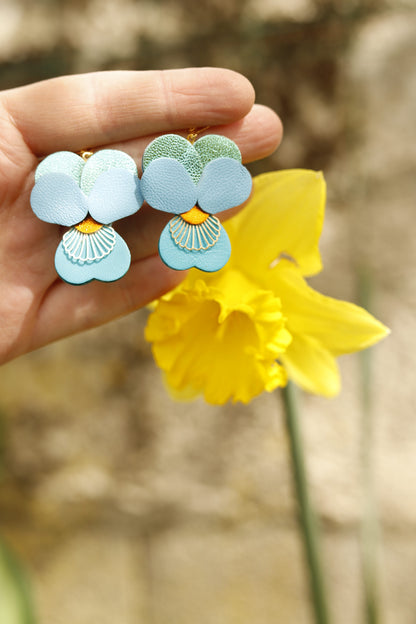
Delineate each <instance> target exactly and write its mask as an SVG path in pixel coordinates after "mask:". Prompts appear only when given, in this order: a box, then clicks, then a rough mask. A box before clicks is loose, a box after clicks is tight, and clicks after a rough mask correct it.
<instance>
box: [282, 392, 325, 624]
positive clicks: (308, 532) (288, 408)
mask: <svg viewBox="0 0 416 624" xmlns="http://www.w3.org/2000/svg"><path fill="white" fill-rule="evenodd" d="M282 395H283V405H284V411H285V417H286V427H287V432H288V436H289V442H290V456H291V462H292V473H293V481H294V487H295V494H296V500H297V503H298V508H299V524H300V529H301V532H302V537H303V543H304V548H305V557H306V563H307V566H308V572H309V587H310V593H311V599H312V605H313V609H314V614H315V622H316V624H329V623H330V618H329V611H328V605H327V599H326V592H325V586H324V577H323V572H322V563H321V558H320V547H319V535H318V525H317V520H316V516H315V513H314V510H313V508H312V504H311V501H310V497H309V489H308V482H307V476H306V467H305V460H304V449H303V444H302V438H301V433H300V429H299V415H298V407H297V401H296V395H295V388H294V386H293V385H292V384H291V383H290V382H289V384H288V385H287V386H286V388H283V390H282Z"/></svg>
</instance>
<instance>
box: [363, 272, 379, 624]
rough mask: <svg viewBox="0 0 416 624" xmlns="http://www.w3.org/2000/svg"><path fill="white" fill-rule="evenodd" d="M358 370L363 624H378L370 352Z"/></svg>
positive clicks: (366, 291) (366, 284) (367, 299)
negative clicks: (359, 389)
mask: <svg viewBox="0 0 416 624" xmlns="http://www.w3.org/2000/svg"><path fill="white" fill-rule="evenodd" d="M358 278H359V288H358V298H359V303H360V305H362V306H363V307H364V308H366V309H367V310H368V309H370V307H371V286H372V284H371V278H370V276H369V275H368V273H367V272H366V271H364V270H362V271H360V272H359V274H358ZM360 364H361V366H360V369H361V375H360V378H361V414H362V419H361V427H362V428H361V477H362V483H363V492H362V493H363V519H362V524H361V559H362V575H363V590H364V610H365V622H366V623H367V624H378V622H379V621H380V609H379V593H380V592H379V579H378V565H377V563H378V550H379V533H380V527H379V523H378V518H377V506H376V500H375V494H374V489H375V488H374V469H373V447H374V426H373V425H374V414H373V401H372V392H371V390H372V366H371V364H372V351H371V349H366V350H365V351H363V352H362V353H360Z"/></svg>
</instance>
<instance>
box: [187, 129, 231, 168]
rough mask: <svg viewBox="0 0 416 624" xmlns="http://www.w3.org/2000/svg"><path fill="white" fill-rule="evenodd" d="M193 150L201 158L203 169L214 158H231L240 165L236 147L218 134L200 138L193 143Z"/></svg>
mask: <svg viewBox="0 0 416 624" xmlns="http://www.w3.org/2000/svg"><path fill="white" fill-rule="evenodd" d="M194 148H195V149H196V151H197V152H198V154H199V156H200V158H201V161H202V166H203V167H205V165H206V164H208V163H209V162H210V161H211V160H214V159H215V158H233V159H234V160H238V162H240V163H241V153H240V150H239V149H238V147H237V145H236V144H235V143H234V141H231V139H227V137H224V136H221V135H220V134H207V135H206V136H203V137H201V138H200V139H198V140H197V141H195V143H194Z"/></svg>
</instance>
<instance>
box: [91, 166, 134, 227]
mask: <svg viewBox="0 0 416 624" xmlns="http://www.w3.org/2000/svg"><path fill="white" fill-rule="evenodd" d="M142 204H143V196H142V193H141V190H140V180H139V178H138V177H137V176H136V175H133V174H132V173H130V171H126V170H125V169H110V170H109V171H106V172H104V173H102V174H101V175H100V177H99V178H98V179H97V181H96V183H95V184H94V188H93V189H92V191H91V193H90V195H89V197H88V205H89V212H90V215H91V216H92V217H93V218H94V219H95V220H96V221H98V222H99V223H112V222H113V221H117V219H123V218H124V217H128V216H129V215H132V214H134V213H135V212H137V211H138V210H139V208H140V207H141V205H142Z"/></svg>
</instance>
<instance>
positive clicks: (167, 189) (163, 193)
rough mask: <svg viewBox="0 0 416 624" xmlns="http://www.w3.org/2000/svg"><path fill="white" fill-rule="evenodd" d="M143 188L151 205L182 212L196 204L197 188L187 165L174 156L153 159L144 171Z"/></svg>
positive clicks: (167, 210) (164, 209)
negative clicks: (173, 157)
mask: <svg viewBox="0 0 416 624" xmlns="http://www.w3.org/2000/svg"><path fill="white" fill-rule="evenodd" d="M141 189H142V193H143V197H144V199H145V200H146V201H147V203H148V204H149V206H151V207H152V208H155V209H156V210H163V211H164V212H172V213H174V214H181V213H182V212H187V211H188V210H191V208H193V207H194V206H195V204H196V200H197V189H196V185H195V184H194V183H193V181H192V179H191V177H190V175H189V173H188V172H187V171H186V169H185V167H184V166H183V165H182V164H181V163H180V162H178V161H176V160H173V159H172V158H157V159H156V160H152V161H151V162H150V164H149V165H148V167H147V168H146V170H145V171H144V173H143V176H142V179H141Z"/></svg>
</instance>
